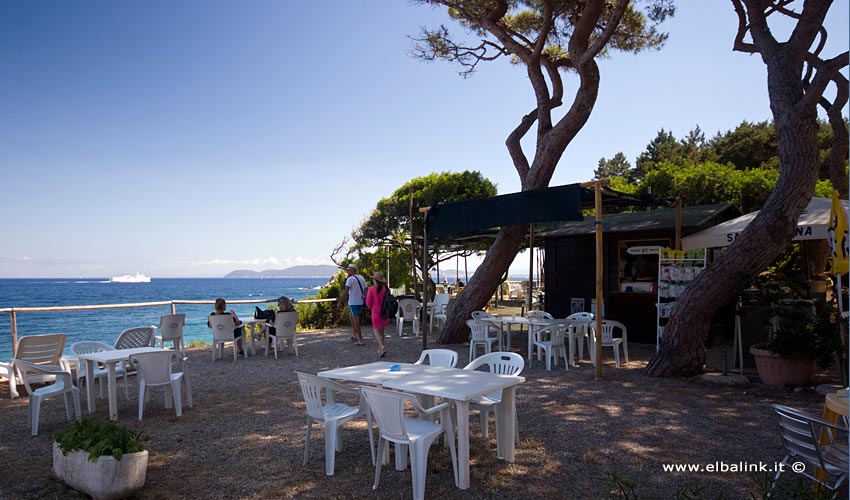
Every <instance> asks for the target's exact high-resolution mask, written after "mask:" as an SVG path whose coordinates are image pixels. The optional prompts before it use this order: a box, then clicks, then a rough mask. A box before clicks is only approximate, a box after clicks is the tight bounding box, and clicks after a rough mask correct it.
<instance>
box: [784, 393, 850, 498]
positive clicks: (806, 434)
mask: <svg viewBox="0 0 850 500" xmlns="http://www.w3.org/2000/svg"><path fill="white" fill-rule="evenodd" d="M773 409H774V410H775V411H776V420H777V422H778V423H779V432H780V434H781V435H782V444H783V445H784V446H785V457H784V458H783V459H782V464H783V465H784V466H785V467H779V468H778V469H779V470H778V471H777V472H776V476H775V477H774V478H773V487H775V486H776V482H777V481H778V480H779V476H781V475H782V472H783V469H786V468H789V467H787V464H788V462H789V461H791V460H792V459H793V461H794V462H795V464H796V463H797V462H806V464H805V465H806V467H805V468H804V469H803V470H801V471H798V470H797V469H796V468H795V469H794V472H796V473H797V474H803V475H804V476H806V477H807V478H809V479H811V480H812V481H815V482H817V483H818V484H821V485H822V486H824V487H826V488H828V489H829V490H830V491H836V490H838V488H839V487H841V485H842V484H844V482H845V481H846V480H847V473H848V461H850V459H848V449H847V427H844V426H842V425H838V424H833V423H831V422H827V421H826V420H824V419H822V418H820V417H817V416H815V415H812V414H810V413H806V412H804V411H800V410H795V409H793V408H789V407H787V406H782V405H777V404H775V405H773ZM838 433H840V434H842V435H841V436H838V435H837V434H838ZM821 436H824V438H825V439H826V440H827V443H826V444H821V443H820V437H821ZM817 468H819V469H821V470H822V471H825V472H826V477H824V478H818V477H817V475H816V474H814V472H815V470H816V469H817ZM830 478H833V479H832V480H831V481H830Z"/></svg>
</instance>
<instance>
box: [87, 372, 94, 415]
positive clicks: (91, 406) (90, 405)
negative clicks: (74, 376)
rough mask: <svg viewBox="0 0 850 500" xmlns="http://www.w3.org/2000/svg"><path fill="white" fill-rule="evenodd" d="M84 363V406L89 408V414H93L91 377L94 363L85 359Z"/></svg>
mask: <svg viewBox="0 0 850 500" xmlns="http://www.w3.org/2000/svg"><path fill="white" fill-rule="evenodd" d="M85 363H86V400H87V401H86V404H87V405H88V407H89V413H94V409H95V404H94V377H92V375H91V374H92V373H94V361H92V360H90V359H87V360H86V361H85Z"/></svg>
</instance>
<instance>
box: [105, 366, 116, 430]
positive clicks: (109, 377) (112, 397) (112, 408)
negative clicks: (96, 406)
mask: <svg viewBox="0 0 850 500" xmlns="http://www.w3.org/2000/svg"><path fill="white" fill-rule="evenodd" d="M116 364H117V362H110V363H106V370H107V373H106V381H107V383H106V388H107V390H108V391H109V420H118V395H117V391H116V390H115V365H116Z"/></svg>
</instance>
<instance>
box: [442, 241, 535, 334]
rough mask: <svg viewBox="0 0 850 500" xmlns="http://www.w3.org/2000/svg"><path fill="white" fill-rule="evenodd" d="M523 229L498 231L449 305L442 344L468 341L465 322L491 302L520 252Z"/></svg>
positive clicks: (467, 330)
mask: <svg viewBox="0 0 850 500" xmlns="http://www.w3.org/2000/svg"><path fill="white" fill-rule="evenodd" d="M525 230H526V226H508V227H505V228H502V230H501V231H499V235H498V236H497V237H496V241H495V242H494V243H493V245H492V246H491V247H490V249H489V250H487V255H486V256H485V257H484V261H483V262H482V263H481V265H480V266H478V269H477V270H476V271H475V274H474V275H473V276H472V279H471V280H469V283H467V284H466V286H464V287H463V292H461V293H460V295H458V297H457V299H455V300H452V301H451V302H449V307H448V309H446V323H445V326H444V327H443V331H442V332H441V333H440V338H439V342H440V343H441V344H462V343H464V342H466V341H467V339H468V338H469V328H468V327H467V326H466V320H467V319H469V317H470V316H471V315H472V311H475V310H478V309H481V308H483V307H484V305H486V304H487V301H488V300H490V296H492V295H493V291H494V290H496V288H497V287H498V286H499V284H500V283H501V281H502V276H503V275H504V274H505V273H506V272H507V270H508V268H509V267H510V265H511V262H513V260H514V257H516V254H517V252H519V249H520V246H521V245H522V241H523V238H524V237H525Z"/></svg>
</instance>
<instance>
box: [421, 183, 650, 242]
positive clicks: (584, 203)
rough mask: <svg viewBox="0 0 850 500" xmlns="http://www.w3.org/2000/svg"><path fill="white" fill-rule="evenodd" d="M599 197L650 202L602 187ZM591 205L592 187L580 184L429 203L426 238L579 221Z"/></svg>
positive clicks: (628, 202)
mask: <svg viewBox="0 0 850 500" xmlns="http://www.w3.org/2000/svg"><path fill="white" fill-rule="evenodd" d="M602 199H603V204H605V205H623V206H641V205H645V204H647V203H651V202H650V201H648V200H643V199H640V198H638V197H636V196H633V195H628V194H625V193H618V192H616V191H612V190H609V189H603V191H602ZM593 206H594V194H593V189H591V188H588V187H583V186H582V185H581V184H568V185H565V186H554V187H549V188H544V189H534V190H531V191H521V192H519V193H510V194H504V195H500V196H493V197H490V198H478V199H474V200H466V201H457V202H453V203H442V204H438V205H434V206H432V207H431V209H430V211H429V212H428V218H427V223H428V239H429V240H442V239H444V238H453V239H458V238H464V237H475V236H480V235H485V234H495V232H496V231H498V229H499V228H500V227H502V226H511V225H517V224H522V225H525V224H529V223H532V222H533V223H542V222H562V221H580V220H582V219H583V217H582V214H581V210H582V208H591V207H593Z"/></svg>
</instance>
